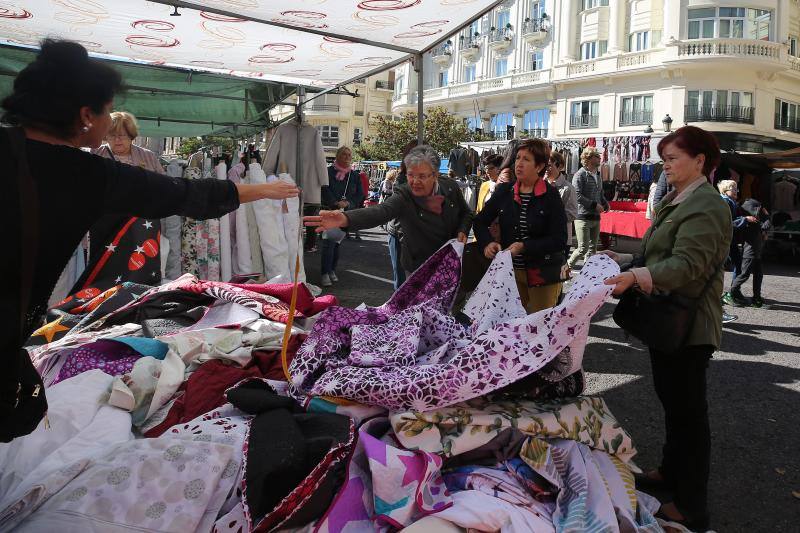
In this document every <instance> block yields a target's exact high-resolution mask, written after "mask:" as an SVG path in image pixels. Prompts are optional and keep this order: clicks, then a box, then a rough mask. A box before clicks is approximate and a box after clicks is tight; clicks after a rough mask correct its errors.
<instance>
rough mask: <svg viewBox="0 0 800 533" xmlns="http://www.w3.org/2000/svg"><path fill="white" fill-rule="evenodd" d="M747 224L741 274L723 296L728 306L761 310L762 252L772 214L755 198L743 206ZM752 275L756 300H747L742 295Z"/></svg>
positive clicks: (745, 226)
mask: <svg viewBox="0 0 800 533" xmlns="http://www.w3.org/2000/svg"><path fill="white" fill-rule="evenodd" d="M742 211H743V212H744V215H745V216H744V221H745V224H744V226H743V227H742V230H741V231H742V234H743V237H742V238H743V241H744V244H743V250H742V264H741V270H740V271H739V274H738V275H737V276H736V277H735V278H734V280H733V282H732V283H731V290H730V293H728V294H727V295H726V296H725V297H724V301H725V303H728V304H732V305H736V306H740V307H744V306H748V305H752V306H753V307H762V306H763V305H764V299H763V298H762V297H761V283H762V281H763V279H764V272H763V270H762V265H761V253H762V251H763V250H764V241H766V233H767V232H768V231H769V230H770V229H771V228H772V224H771V223H770V221H769V214H768V213H767V211H766V209H764V208H763V207H762V206H761V202H759V201H758V200H756V199H755V198H748V199H747V200H745V201H744V203H742ZM751 274H752V276H753V297H752V298H751V299H750V300H748V299H747V298H745V296H744V294H742V285H744V284H745V283H746V282H747V280H748V279H749V278H750V275H751Z"/></svg>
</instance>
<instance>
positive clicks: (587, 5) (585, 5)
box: [581, 0, 608, 11]
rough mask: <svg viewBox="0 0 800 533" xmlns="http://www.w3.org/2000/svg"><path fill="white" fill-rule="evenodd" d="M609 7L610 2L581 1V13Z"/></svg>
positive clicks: (599, 0) (601, 0) (604, 0)
mask: <svg viewBox="0 0 800 533" xmlns="http://www.w3.org/2000/svg"><path fill="white" fill-rule="evenodd" d="M607 5H608V0H581V11H586V10H587V9H592V8H595V7H600V6H607Z"/></svg>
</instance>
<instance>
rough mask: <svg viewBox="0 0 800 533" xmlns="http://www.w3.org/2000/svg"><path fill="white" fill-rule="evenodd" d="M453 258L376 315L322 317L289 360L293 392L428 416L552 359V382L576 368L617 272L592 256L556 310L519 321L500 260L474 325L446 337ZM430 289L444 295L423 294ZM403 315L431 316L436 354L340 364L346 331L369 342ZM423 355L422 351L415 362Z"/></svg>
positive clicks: (471, 308) (506, 265) (432, 263)
mask: <svg viewBox="0 0 800 533" xmlns="http://www.w3.org/2000/svg"><path fill="white" fill-rule="evenodd" d="M458 256H459V253H458V251H457V249H456V248H454V247H453V246H451V245H450V244H448V245H445V246H444V247H443V248H442V249H441V250H440V251H439V252H437V253H436V254H434V256H432V257H431V259H429V260H428V261H427V262H426V263H425V264H424V265H423V266H422V267H420V269H419V270H417V272H415V273H414V275H413V276H412V278H411V279H410V281H412V283H411V284H410V285H409V283H408V282H407V283H406V284H405V285H403V287H402V288H401V294H399V297H394V298H392V300H390V301H389V302H388V303H387V304H385V305H384V306H382V307H379V308H376V309H365V310H361V311H359V310H346V309H341V308H331V309H329V310H328V311H327V312H326V313H325V314H323V315H321V316H320V318H319V319H318V320H317V322H316V324H315V325H314V328H313V329H312V331H311V334H310V335H309V337H308V339H307V340H306V342H305V343H304V344H303V346H302V347H301V348H300V350H299V351H298V353H297V356H296V357H295V359H294V360H293V361H292V365H291V368H290V374H291V376H292V382H293V386H294V387H295V390H294V392H295V393H298V392H299V393H301V394H303V393H305V394H310V395H319V396H334V397H340V398H347V399H349V400H355V401H357V402H361V403H366V404H370V405H377V406H380V407H385V408H387V409H392V410H413V411H428V410H431V409H437V408H440V407H445V406H449V405H452V404H455V403H459V402H463V401H466V400H470V399H472V398H477V397H480V396H483V395H485V394H488V393H490V392H493V391H495V390H498V389H500V388H502V387H505V386H506V385H508V384H510V383H514V382H515V381H518V380H519V379H521V378H523V377H525V376H528V375H530V374H532V373H533V372H536V371H537V370H539V369H541V368H543V367H544V366H545V365H546V364H547V363H549V362H550V361H553V360H554V359H556V360H558V361H559V364H558V365H557V366H556V368H557V369H558V373H559V374H560V375H559V376H549V377H550V378H551V379H552V380H558V379H563V378H564V377H566V376H568V375H569V374H571V373H573V372H575V371H577V370H579V369H580V367H581V363H582V359H583V350H584V348H585V345H586V339H587V336H588V330H589V322H590V320H591V318H592V315H594V313H596V312H597V310H598V309H599V308H600V306H602V305H603V303H604V302H605V300H606V298H607V297H608V296H609V295H610V293H611V286H607V285H604V283H603V281H604V280H605V279H606V278H608V277H610V276H613V275H615V274H617V273H618V272H619V267H618V266H617V265H616V263H614V262H613V261H612V260H611V259H609V258H608V257H607V256H604V255H599V256H594V257H592V258H591V259H590V261H588V262H587V264H586V266H584V268H583V269H582V270H581V272H580V274H579V276H578V277H577V279H575V281H574V282H573V284H572V289H571V290H570V292H569V293H568V294H567V295H566V297H565V298H564V301H563V302H562V303H561V304H560V305H558V306H556V307H553V308H550V309H545V310H542V311H539V312H537V313H534V314H532V315H529V316H525V315H524V312H522V313H521V314H522V316H518V315H519V313H520V310H521V305H520V303H519V294H518V293H517V292H516V290H512V288H513V287H514V283H515V282H514V272H513V265H512V260H511V255H510V253H509V252H501V253H499V254H498V255H497V257H496V258H495V260H494V264H493V265H492V268H490V269H489V272H487V274H486V275H485V276H484V278H483V279H482V280H481V283H480V284H479V286H478V288H477V290H476V291H475V294H473V296H472V297H471V298H470V301H468V302H467V305H466V307H465V313H466V314H467V315H468V316H471V317H473V319H474V322H473V324H472V325H471V326H470V328H469V331H468V332H467V333H466V334H464V333H459V332H458V330H457V328H448V326H447V321H446V320H445V318H444V317H442V316H437V312H438V313H440V314H441V313H445V312H446V311H447V309H446V307H447V306H449V305H450V302H451V301H452V292H453V291H455V289H456V288H457V286H458V279H457V276H458V274H459V271H460V268H459V265H458ZM420 274H422V275H423V276H424V278H423V277H421V276H420ZM426 280H431V282H428V283H426V282H425V281H426ZM432 280H436V283H433V282H432ZM417 284H419V285H417ZM407 286H408V287H407ZM417 287H419V289H417ZM402 289H407V290H406V291H402ZM415 290H417V291H418V292H416V294H414V292H413V291H415ZM435 290H441V291H444V292H443V293H441V294H440V295H437V293H436V292H431V291H435ZM408 306H412V307H416V308H418V309H420V310H421V311H422V316H423V318H424V317H428V316H432V317H435V321H436V322H437V324H438V325H434V326H433V329H435V330H436V334H437V335H434V336H433V337H437V341H438V342H441V343H442V344H441V345H439V346H432V345H431V344H432V343H423V342H420V346H418V349H417V350H416V351H413V350H409V351H408V352H406V353H403V354H394V356H393V357H392V358H391V361H389V360H388V359H387V358H386V355H385V354H383V353H374V354H373V358H372V360H373V361H374V362H375V364H380V361H384V362H385V363H387V364H385V365H383V366H353V365H351V364H349V363H348V355H349V353H348V351H349V349H350V343H351V331H352V326H354V325H355V324H359V325H361V326H362V328H359V329H358V330H357V331H358V333H359V335H369V334H370V329H371V330H372V331H373V332H374V333H373V334H374V335H376V336H377V335H380V334H381V333H380V331H383V330H385V329H386V328H383V330H378V329H376V328H375V326H377V325H379V324H380V325H382V324H386V323H387V322H388V321H389V320H391V316H392V315H393V314H397V312H398V311H402V310H405V309H409V307H408ZM387 315H388V316H387ZM423 322H425V320H423ZM412 327H413V323H412V322H410V321H406V326H404V334H405V335H409V334H410V329H411V328H412ZM439 328H443V329H439ZM422 329H423V330H424V329H425V328H424V326H423V327H422ZM440 333H441V334H440ZM420 336H422V335H420ZM425 349H428V351H427V352H422V353H421V350H425ZM368 355H369V354H367V353H365V352H364V351H363V350H362V351H360V352H359V354H358V356H359V358H360V360H362V361H363V360H366V358H367V357H368ZM397 362H403V363H405V364H396V363H397ZM393 363H394V364H393Z"/></svg>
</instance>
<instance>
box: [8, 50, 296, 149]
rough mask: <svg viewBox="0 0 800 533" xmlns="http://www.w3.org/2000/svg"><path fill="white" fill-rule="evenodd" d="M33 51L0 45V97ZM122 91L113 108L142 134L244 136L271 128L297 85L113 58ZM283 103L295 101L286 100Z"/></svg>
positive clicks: (149, 135) (31, 55) (159, 135)
mask: <svg viewBox="0 0 800 533" xmlns="http://www.w3.org/2000/svg"><path fill="white" fill-rule="evenodd" d="M36 53H37V51H36V50H33V49H26V48H14V47H10V46H0V98H2V97H4V96H5V95H6V94H9V93H10V92H11V88H12V86H13V83H14V77H15V76H16V75H17V74H18V73H19V72H20V71H21V70H22V69H23V68H25V66H26V65H27V64H28V63H30V62H31V61H33V59H34V58H35V56H36ZM113 63H114V66H115V68H116V69H117V70H118V71H119V72H120V74H122V78H123V83H124V84H125V91H124V92H123V93H122V94H120V95H119V96H118V97H117V98H116V101H115V106H114V109H115V110H117V111H128V112H129V113H132V114H133V115H134V116H135V117H136V118H137V120H138V121H139V130H140V134H141V135H142V136H144V137H194V136H202V135H212V134H213V135H232V136H235V137H244V136H247V135H252V134H255V133H258V132H262V131H264V130H265V129H268V128H270V127H272V126H273V125H274V124H272V122H271V120H270V117H269V110H270V109H271V108H273V107H274V106H276V105H281V104H283V103H284V101H285V99H286V98H287V97H288V96H290V95H292V94H294V93H295V92H296V90H297V87H296V86H294V85H288V84H285V83H280V82H267V81H260V80H249V79H245V78H233V77H227V76H223V75H220V74H211V73H205V72H198V71H192V70H181V69H177V68H173V67H160V66H152V65H143V64H138V63H129V62H122V61H114V62H113ZM285 105H294V104H291V103H288V102H286V103H285Z"/></svg>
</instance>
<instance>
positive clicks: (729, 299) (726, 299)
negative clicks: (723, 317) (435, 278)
mask: <svg viewBox="0 0 800 533" xmlns="http://www.w3.org/2000/svg"><path fill="white" fill-rule="evenodd" d="M722 303H723V304H724V305H733V296H731V293H729V292H726V293H725V294H723V295H722Z"/></svg>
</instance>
